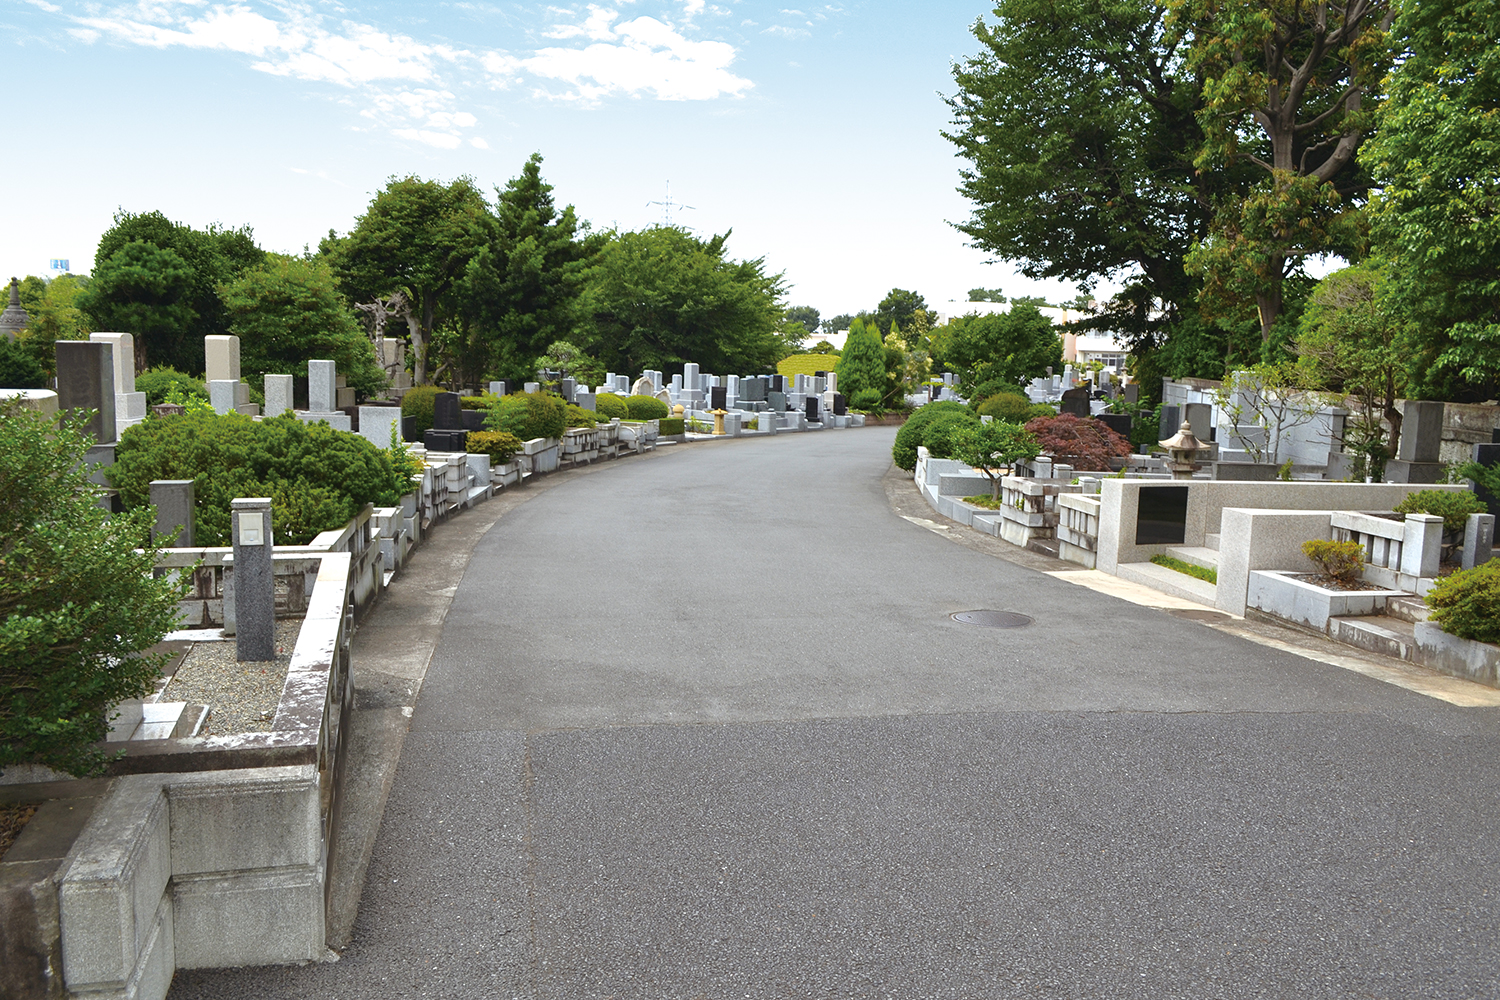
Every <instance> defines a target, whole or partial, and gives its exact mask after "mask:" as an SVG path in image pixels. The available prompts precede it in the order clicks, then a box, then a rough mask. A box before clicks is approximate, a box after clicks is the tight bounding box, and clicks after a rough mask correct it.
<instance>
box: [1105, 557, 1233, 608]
mask: <svg viewBox="0 0 1500 1000" xmlns="http://www.w3.org/2000/svg"><path fill="white" fill-rule="evenodd" d="M1115 575H1116V576H1118V577H1120V578H1121V579H1122V580H1129V581H1130V582H1131V583H1139V584H1141V585H1142V586H1146V587H1150V588H1152V589H1153V590H1159V591H1161V592H1162V593H1164V594H1171V595H1172V596H1173V597H1180V598H1182V599H1183V600H1186V601H1196V602H1197V603H1199V604H1206V605H1207V606H1208V607H1210V608H1212V607H1214V605H1215V602H1216V598H1217V596H1218V588H1217V587H1215V586H1214V585H1213V584H1211V583H1209V582H1208V581H1207V580H1200V579H1198V578H1197V577H1195V576H1188V575H1187V574H1186V573H1179V572H1177V571H1176V570H1175V569H1167V567H1165V566H1158V565H1156V563H1152V562H1136V563H1120V565H1119V567H1118V568H1117V570H1116V572H1115Z"/></svg>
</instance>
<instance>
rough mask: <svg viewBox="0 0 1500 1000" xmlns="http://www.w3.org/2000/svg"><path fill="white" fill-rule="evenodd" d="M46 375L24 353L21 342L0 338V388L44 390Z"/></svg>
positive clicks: (34, 360) (33, 360) (28, 355)
mask: <svg viewBox="0 0 1500 1000" xmlns="http://www.w3.org/2000/svg"><path fill="white" fill-rule="evenodd" d="M47 382H48V380H47V373H46V372H45V371H43V370H42V366H41V365H39V364H37V363H36V359H35V358H33V357H32V356H31V355H30V354H28V353H27V352H26V349H25V347H24V346H23V342H22V341H15V340H11V339H10V338H9V337H0V388H5V389H45V388H47Z"/></svg>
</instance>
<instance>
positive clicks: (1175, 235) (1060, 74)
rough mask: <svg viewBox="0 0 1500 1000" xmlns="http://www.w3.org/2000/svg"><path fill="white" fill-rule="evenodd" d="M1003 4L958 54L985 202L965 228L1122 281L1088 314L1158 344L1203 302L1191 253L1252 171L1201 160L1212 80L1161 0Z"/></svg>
mask: <svg viewBox="0 0 1500 1000" xmlns="http://www.w3.org/2000/svg"><path fill="white" fill-rule="evenodd" d="M994 14H995V20H994V21H993V22H992V23H986V22H985V21H982V20H981V21H976V22H975V24H974V28H973V32H974V36H975V38H976V39H977V40H978V42H979V43H980V52H979V54H978V55H977V56H973V57H970V58H967V59H964V60H961V61H959V62H957V63H956V64H955V65H954V67H953V77H954V82H955V83H956V84H957V85H958V91H957V92H956V93H955V94H954V95H953V96H952V97H950V98H948V105H949V107H950V108H951V109H952V113H953V127H952V129H951V131H946V132H944V133H943V134H944V136H945V137H946V138H948V139H949V141H951V142H953V143H954V144H955V145H956V146H957V147H958V150H959V153H960V155H961V156H963V157H964V158H965V159H967V160H968V161H969V166H968V167H966V168H965V169H964V170H962V171H961V172H960V175H959V176H960V179H961V183H960V185H959V191H960V192H961V193H962V194H963V195H964V196H965V197H967V198H968V199H969V200H970V201H971V202H972V203H973V205H974V210H973V214H972V215H971V216H970V218H969V220H968V221H967V222H964V223H961V224H959V226H958V229H959V230H960V231H961V232H963V233H964V234H966V235H967V236H969V237H970V238H971V239H972V240H973V242H974V245H975V246H977V247H979V248H980V249H982V250H986V251H988V252H990V253H992V254H994V255H995V256H996V257H997V258H999V259H1001V260H1007V261H1013V262H1015V263H1016V264H1017V265H1018V267H1019V270H1020V271H1021V273H1022V274H1024V275H1026V276H1028V277H1031V278H1063V279H1065V280H1069V281H1073V282H1079V283H1085V284H1090V285H1092V284H1094V283H1096V282H1098V281H1100V280H1102V279H1109V280H1119V281H1121V282H1122V283H1123V285H1124V289H1123V290H1122V291H1121V292H1120V293H1119V294H1118V295H1116V296H1115V297H1114V298H1113V299H1112V300H1111V301H1110V302H1109V303H1107V304H1106V307H1105V309H1104V310H1103V311H1102V312H1101V314H1100V315H1099V316H1096V317H1094V318H1093V319H1092V320H1091V321H1090V322H1089V324H1088V326H1089V327H1091V328H1095V329H1111V330H1116V331H1119V332H1120V333H1122V334H1124V335H1125V336H1126V338H1127V339H1128V340H1130V341H1131V342H1132V343H1133V344H1136V345H1144V346H1151V345H1153V344H1156V343H1158V342H1159V341H1160V340H1161V339H1162V338H1163V337H1164V336H1165V335H1166V334H1167V332H1168V331H1169V330H1171V329H1172V328H1173V326H1174V325H1175V324H1176V323H1177V322H1178V321H1179V320H1180V318H1181V317H1182V316H1183V315H1185V314H1187V313H1189V312H1194V311H1196V308H1195V304H1196V299H1197V294H1198V286H1199V282H1198V280H1197V279H1196V278H1194V277H1193V276H1192V275H1189V274H1188V273H1187V272H1186V270H1185V269H1184V266H1183V264H1184V260H1185V258H1186V256H1187V253H1188V251H1189V249H1190V247H1191V245H1192V242H1193V240H1194V239H1196V238H1198V237H1200V236H1202V235H1203V234H1204V233H1205V232H1206V231H1207V226H1208V221H1209V217H1210V213H1211V210H1212V206H1213V203H1214V198H1215V197H1216V195H1217V194H1218V192H1220V191H1221V190H1223V189H1224V188H1225V187H1226V186H1227V185H1232V184H1233V183H1234V182H1235V180H1236V177H1235V174H1236V172H1235V171H1234V170H1229V171H1207V170H1205V171H1200V170H1197V169H1195V167H1194V165H1193V162H1192V161H1193V155H1194V153H1195V152H1196V151H1197V150H1198V149H1199V148H1200V147H1201V146H1202V144H1203V130H1202V128H1201V126H1200V125H1199V123H1198V120H1197V118H1196V113H1197V111H1198V110H1199V109H1200V108H1201V107H1202V93H1201V82H1200V81H1199V80H1198V79H1197V78H1196V77H1195V75H1194V74H1192V73H1190V72H1184V70H1183V67H1182V52H1181V48H1182V47H1181V45H1180V43H1179V42H1177V41H1176V40H1175V39H1174V38H1173V36H1172V34H1171V32H1170V30H1169V27H1168V25H1167V20H1166V11H1165V10H1164V8H1163V7H1162V6H1161V5H1160V4H1159V3H1156V2H1155V0H1061V2H1053V0H1000V2H998V3H997V4H996V5H995V9H994ZM1238 172H1239V173H1240V174H1246V173H1248V172H1247V171H1245V170H1243V168H1240V169H1239V171H1238ZM976 291H981V292H982V291H983V289H978V290H976ZM972 295H973V293H972V292H971V298H972ZM999 301H1003V298H1002V299H1000V300H999Z"/></svg>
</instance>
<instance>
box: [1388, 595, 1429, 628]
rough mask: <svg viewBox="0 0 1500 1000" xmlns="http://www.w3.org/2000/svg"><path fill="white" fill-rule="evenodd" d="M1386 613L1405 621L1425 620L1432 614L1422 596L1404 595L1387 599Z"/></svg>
mask: <svg viewBox="0 0 1500 1000" xmlns="http://www.w3.org/2000/svg"><path fill="white" fill-rule="evenodd" d="M1385 613H1386V614H1387V615H1388V616H1389V617H1391V618H1399V619H1400V620H1401V621H1404V622H1425V621H1426V620H1427V619H1428V618H1429V617H1431V615H1432V610H1431V609H1430V608H1428V607H1427V602H1426V601H1424V600H1422V599H1421V598H1420V597H1415V596H1411V597H1408V596H1402V597H1387V598H1386V599H1385Z"/></svg>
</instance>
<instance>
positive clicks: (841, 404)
mask: <svg viewBox="0 0 1500 1000" xmlns="http://www.w3.org/2000/svg"><path fill="white" fill-rule="evenodd" d="M848 412H849V404H848V402H846V401H845V400H844V394H843V393H842V392H836V393H834V394H833V415H834V416H835V417H842V416H844V415H845V414H847V413H848Z"/></svg>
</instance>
